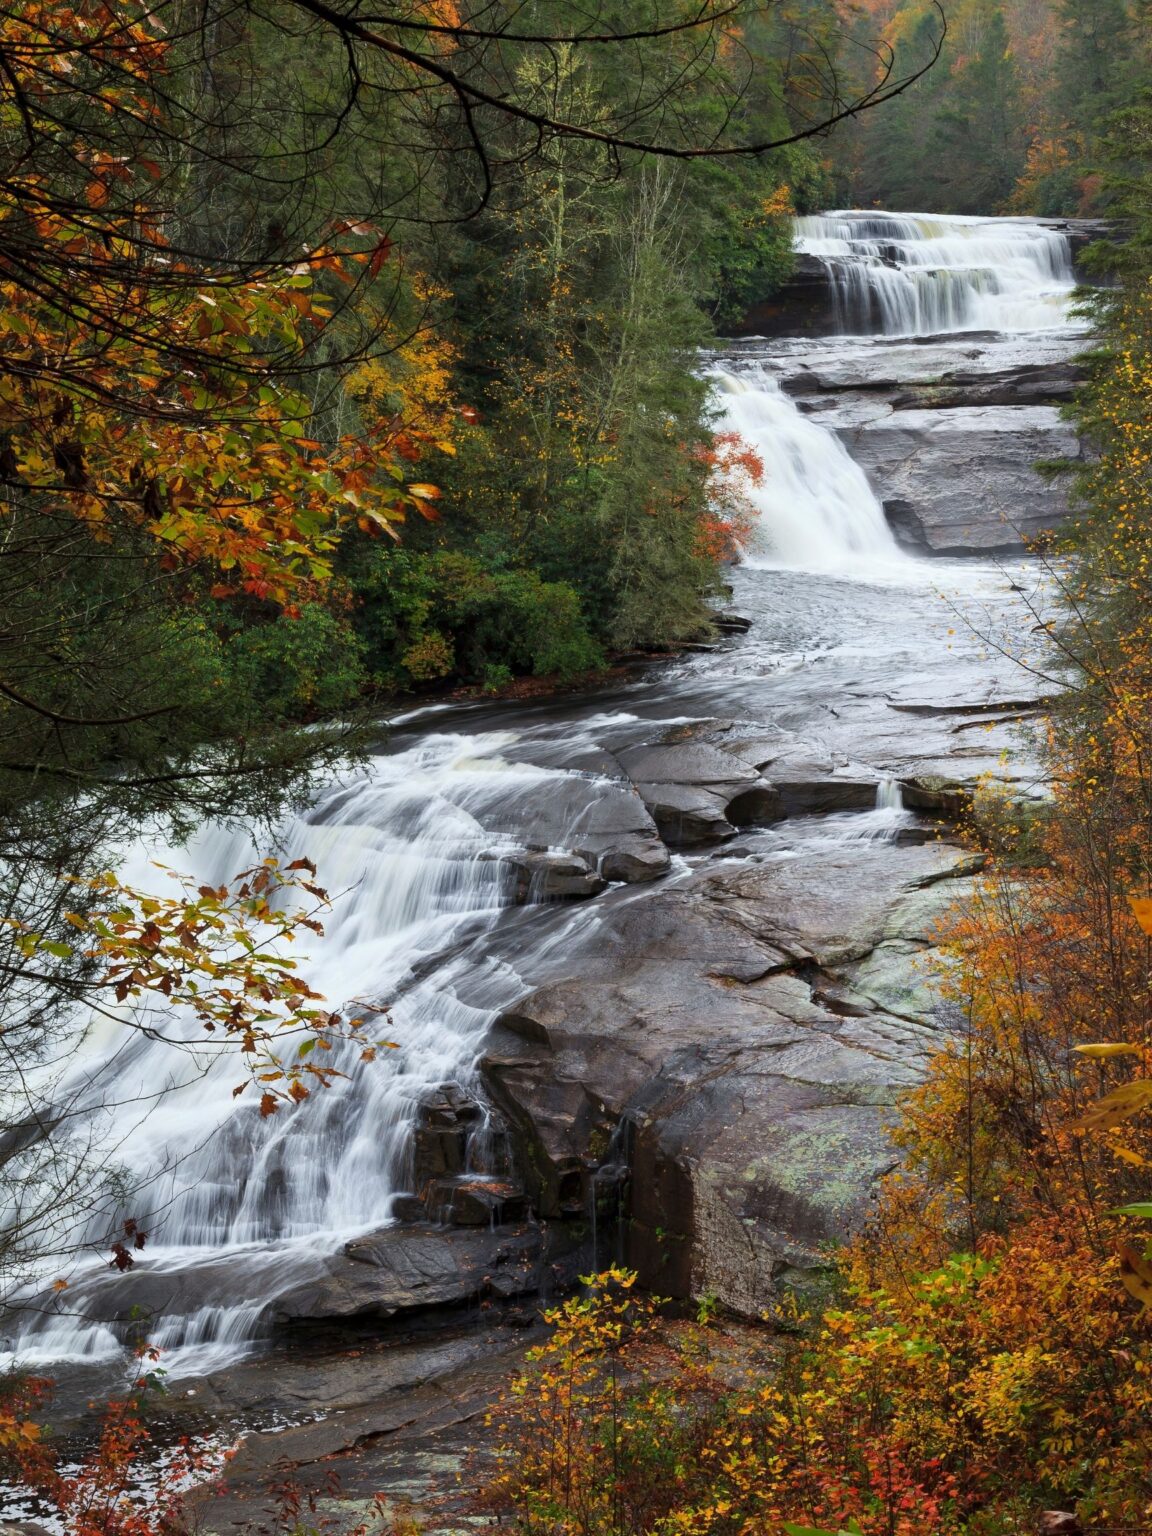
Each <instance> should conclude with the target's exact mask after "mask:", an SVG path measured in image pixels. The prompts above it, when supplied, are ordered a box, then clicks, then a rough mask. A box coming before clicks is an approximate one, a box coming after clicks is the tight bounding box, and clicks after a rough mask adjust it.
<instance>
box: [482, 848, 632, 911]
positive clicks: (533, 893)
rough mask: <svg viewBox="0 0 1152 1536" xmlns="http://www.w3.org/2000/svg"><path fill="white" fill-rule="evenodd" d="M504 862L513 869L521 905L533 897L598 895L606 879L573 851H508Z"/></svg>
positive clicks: (579, 898) (551, 898)
mask: <svg viewBox="0 0 1152 1536" xmlns="http://www.w3.org/2000/svg"><path fill="white" fill-rule="evenodd" d="M506 862H507V863H509V864H510V865H511V866H512V868H513V869H514V870H515V872H516V901H517V904H518V905H520V906H523V905H524V904H525V903H527V902H536V901H583V900H586V899H587V898H588V897H589V896H598V895H599V894H600V892H601V891H602V890H603V889H604V887H605V886H606V885H607V883H608V882H607V879H606V878H605V877H604V876H602V875H599V874H597V872H596V871H595V870H594V869H593V868H591V866H590V865H589V864H587V863H586V862H585V861H584V860H583V859H582V858H580V857H579V855H577V854H574V853H517V854H512V855H509V856H508V858H507V861H506Z"/></svg>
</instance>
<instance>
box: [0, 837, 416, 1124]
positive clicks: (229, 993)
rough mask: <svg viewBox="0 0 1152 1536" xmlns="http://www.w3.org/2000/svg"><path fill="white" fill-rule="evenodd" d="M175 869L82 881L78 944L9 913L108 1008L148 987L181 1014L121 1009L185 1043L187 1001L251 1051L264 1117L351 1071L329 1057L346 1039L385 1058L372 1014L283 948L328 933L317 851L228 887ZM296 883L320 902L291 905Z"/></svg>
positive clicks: (207, 1027) (30, 944)
mask: <svg viewBox="0 0 1152 1536" xmlns="http://www.w3.org/2000/svg"><path fill="white" fill-rule="evenodd" d="M157 867H158V868H164V866H163V865H158V866H157ZM165 872H166V873H167V874H169V875H170V876H171V877H172V878H173V879H174V880H176V882H177V883H178V884H179V886H180V894H179V895H177V896H168V897H164V896H152V895H145V894H142V893H140V892H138V891H135V890H132V889H131V888H130V887H128V886H126V885H124V884H123V883H122V882H121V880H120V879H119V878H118V877H117V876H116V875H114V874H111V873H107V874H102V875H99V876H97V877H95V878H93V879H88V880H77V881H76V882H75V883H76V885H77V886H78V887H80V888H81V889H83V890H85V891H86V892H87V893H88V895H89V897H90V900H91V906H90V908H89V909H87V910H85V911H84V912H83V913H80V912H68V913H66V914H65V915H66V918H67V921H68V922H69V923H70V924H71V926H72V927H73V928H74V929H75V930H76V932H77V939H76V941H75V943H66V942H64V941H63V940H58V939H50V938H46V937H45V936H44V935H42V934H39V933H35V932H33V931H32V930H31V929H29V928H20V927H19V925H18V924H17V923H16V922H15V921H14V920H13V919H11V918H6V919H3V921H4V922H5V923H6V924H7V925H8V926H9V927H13V928H17V930H18V940H17V942H18V947H19V949H20V950H21V952H22V953H23V955H24V956H25V958H26V959H34V958H35V956H36V955H37V954H39V953H43V954H47V955H51V956H52V957H54V958H55V959H59V960H64V961H76V962H78V963H79V964H80V965H81V966H82V967H83V968H84V970H85V973H86V975H85V981H84V996H85V999H86V1000H87V1001H88V1002H90V1003H91V1004H92V1005H93V1006H94V1007H96V1008H97V1009H98V1010H100V1011H102V1012H107V1011H109V1010H110V1009H111V1007H112V1006H113V1004H116V1005H124V1004H136V1003H139V1002H140V1001H141V1000H142V999H144V998H145V997H146V996H149V995H151V996H153V997H155V998H163V999H164V1000H165V1001H166V1002H167V1004H168V1005H169V1009H170V1010H171V1012H169V1014H168V1015H167V1017H166V1018H165V1019H163V1020H162V1021H161V1022H159V1023H157V1022H154V1021H153V1018H152V1015H151V1014H147V1015H142V1014H138V1015H136V1016H133V1015H131V1014H128V1015H126V1016H122V1021H123V1022H125V1023H126V1024H128V1025H130V1026H131V1027H134V1028H138V1029H142V1030H144V1031H145V1032H147V1033H148V1034H149V1035H151V1036H152V1037H153V1038H158V1039H163V1040H166V1041H168V1042H169V1043H171V1044H172V1045H174V1046H177V1047H179V1046H182V1045H186V1044H187V1043H188V1042H187V1040H186V1039H185V1038H184V1036H183V1035H182V1034H181V1033H180V1032H179V1030H178V1025H177V1024H176V1021H177V1019H178V1017H179V1013H178V1010H186V1011H187V1012H188V1013H189V1014H190V1015H191V1017H192V1018H193V1019H194V1020H195V1022H196V1024H197V1025H198V1026H199V1027H200V1029H201V1030H202V1031H203V1032H204V1033H205V1034H207V1035H212V1036H215V1037H216V1038H217V1040H218V1041H219V1042H220V1043H221V1045H231V1046H233V1047H235V1048H236V1049H237V1050H238V1051H239V1052H240V1054H241V1055H242V1056H243V1057H244V1059H245V1061H246V1062H247V1063H248V1065H249V1068H250V1072H251V1076H250V1078H249V1080H248V1081H246V1082H244V1083H241V1084H240V1085H239V1087H237V1088H236V1089H234V1090H233V1091H234V1094H236V1095H239V1094H241V1093H243V1092H244V1090H245V1089H246V1088H247V1087H248V1082H249V1081H250V1082H254V1083H255V1084H256V1086H257V1088H258V1089H259V1091H260V1113H261V1115H264V1116H267V1115H271V1114H274V1113H275V1112H276V1109H277V1107H278V1104H279V1103H280V1102H281V1101H283V1102H287V1103H292V1104H298V1103H300V1102H302V1101H303V1100H304V1099H306V1098H308V1096H309V1094H310V1092H311V1089H312V1087H314V1086H319V1087H327V1086H328V1085H329V1084H331V1082H332V1081H333V1080H334V1079H335V1078H337V1077H340V1076H342V1075H343V1074H342V1073H341V1072H340V1071H339V1070H338V1069H337V1068H336V1067H335V1066H333V1065H332V1064H331V1062H330V1061H329V1060H326V1059H325V1053H330V1052H332V1051H333V1049H334V1047H335V1046H336V1044H337V1043H339V1042H351V1043H353V1044H355V1045H357V1046H359V1048H360V1057H361V1060H364V1061H371V1060H373V1059H374V1058H375V1055H376V1051H377V1049H378V1047H379V1045H380V1044H384V1043H387V1044H391V1042H369V1041H368V1040H367V1039H366V1038H364V1037H363V1035H362V1031H363V1029H364V1026H365V1024H366V1023H367V1018H366V1017H359V1016H358V1017H347V1016H345V1015H344V1014H342V1013H339V1012H334V1011H331V1010H330V1009H328V1008H327V1007H325V1006H324V999H323V998H322V997H321V995H320V993H318V992H316V991H315V990H314V989H313V988H312V987H310V986H309V985H308V983H307V982H306V981H305V980H304V979H303V978H302V977H301V976H300V974H299V967H298V961H297V960H296V959H294V958H293V957H292V956H290V955H288V954H285V953H284V948H283V947H284V946H285V945H286V944H291V943H293V942H294V941H295V939H296V937H297V935H298V933H299V932H300V931H301V930H302V929H303V930H306V931H307V932H309V933H312V934H316V935H321V934H323V932H324V929H323V926H322V924H321V923H320V921H319V919H318V917H317V915H316V914H317V913H318V912H320V911H322V910H325V909H326V908H328V907H329V906H330V900H329V897H328V893H327V892H326V891H325V890H324V889H323V888H322V887H321V886H319V885H317V884H316V883H315V876H316V867H315V865H314V864H313V863H312V862H311V860H309V859H294V860H293V861H292V862H291V863H290V864H286V865H281V864H280V862H279V861H278V860H276V859H274V858H267V859H265V860H263V862H262V863H260V864H258V865H254V866H253V867H252V868H251V869H247V870H245V871H243V872H242V873H241V874H240V875H238V876H236V878H235V879H234V880H233V881H232V882H231V883H230V884H228V885H220V886H212V885H196V884H195V882H194V881H193V880H192V879H191V877H189V876H186V875H178V874H175V873H174V872H173V871H172V870H166V871H165ZM298 892H302V893H303V894H304V895H305V896H307V897H309V898H311V901H312V905H311V906H309V907H306V908H303V909H301V908H296V907H293V906H291V905H288V904H286V902H285V898H290V897H291V896H292V895H294V894H295V893H298ZM92 972H94V973H95V974H94V975H92V974H91V973H92ZM109 994H111V995H110V997H109ZM381 1011H382V1010H376V1009H371V1010H367V1012H368V1013H379V1012H381ZM173 1030H175V1032H170V1031H173ZM296 1036H303V1037H304V1038H302V1039H299V1040H295V1039H293V1037H296ZM286 1040H292V1043H293V1044H294V1045H295V1052H294V1054H293V1055H291V1056H289V1057H284V1056H282V1055H281V1054H280V1048H281V1046H282V1044H283V1042H285V1041H286ZM317 1053H319V1054H317Z"/></svg>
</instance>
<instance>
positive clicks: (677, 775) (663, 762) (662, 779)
mask: <svg viewBox="0 0 1152 1536" xmlns="http://www.w3.org/2000/svg"><path fill="white" fill-rule="evenodd" d="M616 755H617V757H618V758H619V760H620V766H621V767H622V768H623V769H624V771H625V773H627V775H628V777H629V778H630V779H631V780H632V782H633V783H634V784H637V785H639V784H640V783H641V782H643V783H645V784H704V785H712V784H721V785H727V784H731V783H738V782H739V781H740V780H741V779H755V778H756V776H757V775H756V770H755V769H754V768H750V767H749V766H748V764H747V763H744V762H741V761H740V759H739V758H738V757H734V756H732V755H731V754H730V753H728V752H722V751H721V750H720V749H719V748H718V747H714V746H713V745H712V744H711V743H710V742H706V741H681V742H672V743H659V744H656V745H644V746H638V747H628V748H626V749H625V750H624V751H623V752H618V753H617V754H616ZM641 793H643V791H641Z"/></svg>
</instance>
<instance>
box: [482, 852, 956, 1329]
mask: <svg viewBox="0 0 1152 1536" xmlns="http://www.w3.org/2000/svg"><path fill="white" fill-rule="evenodd" d="M971 867H972V866H971V862H970V860H969V859H968V857H967V856H966V855H964V854H963V853H962V852H961V851H959V850H957V849H955V848H952V847H948V846H945V845H941V844H935V845H922V846H906V845H900V844H896V843H886V844H876V845H873V846H872V847H866V848H863V849H861V848H860V847H854V848H842V849H836V848H829V847H827V846H824V847H823V848H820V847H817V846H814V847H813V849H812V851H811V852H810V853H809V854H808V855H805V856H801V857H798V858H796V859H793V860H790V861H787V862H784V863H763V864H747V863H742V862H736V861H733V862H731V863H724V862H722V863H721V864H720V865H719V866H713V867H712V868H711V869H709V870H708V871H707V872H704V871H702V872H700V873H699V874H697V875H696V876H694V877H693V878H692V879H690V880H689V881H687V882H682V883H680V884H679V885H678V886H676V887H674V888H670V889H668V890H666V891H663V892H658V891H653V892H652V893H650V894H649V895H647V896H646V897H645V899H644V900H643V901H632V902H630V903H628V904H620V905H618V906H617V907H615V908H614V909H611V910H610V911H607V910H606V912H605V916H604V921H603V922H602V924H601V926H600V928H599V930H598V932H597V935H596V938H595V942H594V943H589V944H587V945H585V946H583V947H580V948H577V949H576V950H575V951H574V952H573V953H572V954H571V955H570V956H569V957H568V965H567V972H568V973H567V974H566V975H565V976H563V977H562V978H559V979H556V980H554V981H552V982H550V983H548V984H547V985H544V986H542V987H540V988H538V989H537V990H536V991H534V992H533V993H531V994H530V995H529V996H527V997H525V998H524V999H523V1001H522V1002H521V1003H520V1004H519V1005H518V1006H517V1007H516V1008H515V1009H512V1010H509V1011H508V1012H507V1013H506V1014H505V1015H504V1017H503V1018H502V1020H501V1021H500V1024H499V1026H498V1028H497V1030H496V1031H495V1032H494V1035H493V1040H492V1044H491V1048H490V1054H489V1056H488V1058H487V1060H486V1061H485V1063H484V1064H483V1072H484V1078H485V1082H486V1085H487V1088H488V1091H489V1093H490V1095H491V1098H492V1100H493V1102H494V1103H495V1104H496V1105H497V1106H498V1107H499V1109H500V1110H501V1111H502V1113H503V1114H504V1115H505V1117H506V1118H507V1120H508V1122H509V1123H510V1125H511V1126H512V1128H513V1136H514V1139H515V1141H516V1145H517V1150H518V1165H519V1167H520V1168H521V1170H522V1171H523V1172H524V1176H525V1180H526V1184H527V1187H528V1189H529V1193H530V1196H531V1198H532V1200H533V1203H534V1205H535V1206H536V1208H537V1209H538V1210H539V1211H540V1212H541V1213H542V1214H545V1215H555V1216H560V1215H562V1214H563V1213H564V1209H565V1200H566V1198H568V1197H570V1192H571V1190H572V1189H573V1188H575V1187H578V1185H579V1182H580V1180H581V1179H582V1177H584V1174H585V1171H586V1169H587V1168H588V1166H589V1165H590V1164H592V1165H595V1164H597V1163H600V1162H603V1161H604V1160H605V1159H607V1158H609V1157H610V1155H612V1154H611V1148H612V1147H613V1145H615V1147H616V1148H617V1154H616V1155H619V1148H620V1146H621V1143H622V1141H623V1142H625V1143H627V1161H628V1163H629V1165H630V1170H631V1205H630V1212H629V1218H628V1221H627V1224H626V1231H625V1253H626V1257H627V1259H628V1261H629V1262H630V1263H632V1264H634V1265H635V1266H636V1267H637V1268H639V1270H640V1272H641V1274H642V1276H643V1277H644V1279H645V1281H646V1282H647V1283H648V1284H650V1285H652V1286H653V1287H655V1288H656V1289H658V1290H661V1291H663V1292H664V1293H665V1294H674V1295H691V1294H700V1293H701V1292H703V1291H710V1292H715V1293H716V1294H717V1295H718V1296H719V1297H720V1299H721V1300H722V1301H723V1302H724V1303H725V1304H727V1305H729V1306H731V1307H733V1308H735V1309H736V1310H738V1311H741V1312H744V1313H746V1314H749V1315H756V1314H757V1312H758V1311H759V1310H760V1309H762V1308H763V1307H764V1306H766V1305H768V1304H769V1302H770V1300H771V1297H772V1295H773V1294H774V1291H775V1288H776V1286H777V1285H778V1284H779V1282H780V1280H781V1279H782V1278H784V1277H786V1276H788V1275H790V1274H791V1275H796V1274H802V1273H805V1272H810V1271H812V1270H813V1269H814V1268H817V1267H819V1265H820V1264H821V1263H822V1262H823V1259H822V1249H823V1247H824V1245H825V1244H827V1243H829V1242H834V1241H837V1240H839V1239H841V1238H843V1236H844V1235H845V1234H846V1233H847V1232H849V1231H851V1230H852V1229H853V1228H854V1227H855V1226H857V1225H858V1224H859V1222H860V1221H861V1220H862V1219H863V1217H864V1215H865V1213H866V1211H867V1209H868V1205H869V1200H870V1197H871V1194H872V1191H873V1190H874V1188H875V1184H876V1180H877V1179H878V1178H879V1177H880V1176H881V1175H882V1174H883V1173H884V1172H885V1171H887V1170H888V1169H889V1168H890V1167H891V1166H892V1165H893V1162H894V1156H893V1152H892V1149H891V1146H890V1144H889V1142H888V1140H887V1136H886V1133H885V1130H884V1123H885V1115H886V1113H887V1112H888V1111H889V1110H890V1108H891V1106H892V1105H893V1103H894V1102H895V1100H896V1098H897V1096H898V1095H899V1093H900V1092H901V1090H902V1089H904V1088H907V1087H908V1086H910V1085H912V1084H913V1083H915V1082H916V1081H917V1080H918V1077H919V1074H920V1072H921V1070H922V1067H923V1063H924V1060H925V1057H926V1053H927V1052H928V1051H929V1050H930V1049H931V1048H932V1046H933V1044H934V1042H935V1041H936V1040H937V1039H939V1038H940V1035H939V1030H940V1027H941V1025H940V1022H939V1020H938V1019H937V1018H936V1017H935V1016H934V1015H933V1016H928V1015H926V1014H925V1013H924V1012H923V1009H922V1008H921V1009H919V1010H917V1009H913V1008H911V1007H909V1008H908V1009H907V1011H905V1010H903V1009H901V1010H900V1011H899V1012H897V1011H894V1010H893V1007H892V1001H893V1000H894V999H896V993H895V991H894V988H893V983H892V979H891V976H890V975H889V974H888V972H889V971H890V970H891V966H892V962H893V960H894V959H895V951H894V950H893V948H892V946H893V945H903V946H905V948H904V949H903V951H902V952H901V953H900V959H901V961H902V962H903V963H904V965H905V969H907V968H908V966H909V965H910V963H911V955H912V954H913V953H916V952H921V951H923V950H924V949H925V948H926V947H927V944H928V939H927V938H926V936H925V921H926V920H925V916H924V909H925V906H927V907H930V908H931V909H932V910H933V911H935V912H936V913H937V914H938V913H939V912H940V911H942V910H943V909H944V907H946V906H947V905H948V904H949V902H950V899H951V894H952V891H953V890H954V889H955V886H954V885H953V882H955V881H960V880H962V879H963V877H964V876H965V875H967V874H969V873H970V872H971ZM929 892H931V893H932V894H931V895H929ZM913 896H916V897H917V901H916V902H915V903H914V904H913V905H911V906H909V905H908V903H909V898H911V897H913ZM902 914H906V915H903V916H902ZM881 952H883V954H884V957H885V961H886V966H887V969H885V968H884V967H881V966H880V965H879V962H877V963H876V965H875V966H874V968H873V970H872V971H869V970H868V969H867V967H866V965H865V962H868V961H869V960H871V959H873V957H876V956H878V955H879V954H880V953H881ZM874 978H878V984H877V985H876V986H875V987H874V986H873V980H874Z"/></svg>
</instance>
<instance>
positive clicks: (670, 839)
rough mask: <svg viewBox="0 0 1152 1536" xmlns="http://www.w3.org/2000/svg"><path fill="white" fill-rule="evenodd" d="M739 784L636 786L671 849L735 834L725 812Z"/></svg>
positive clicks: (738, 789)
mask: <svg viewBox="0 0 1152 1536" xmlns="http://www.w3.org/2000/svg"><path fill="white" fill-rule="evenodd" d="M752 777H755V775H752ZM741 787H742V786H741V785H738V784H733V785H727V784H724V785H715V786H711V787H709V788H708V789H701V788H697V787H696V786H695V785H691V784H637V786H636V788H637V790H638V791H639V793H640V796H641V798H642V799H643V801H644V804H645V805H646V806H647V807H648V809H649V811H651V813H652V817H653V820H654V821H655V823H656V826H657V827H658V828H659V831H660V836H661V837H662V838H663V839H664V841H665V842H666V843H669V844H670V845H671V846H672V847H673V848H683V847H688V846H691V845H692V844H694V843H711V842H716V841H718V840H720V839H722V838H726V837H734V836H735V833H736V828H735V827H734V826H733V825H732V823H731V822H730V821H729V820H728V819H727V816H726V815H725V812H726V810H727V808H728V802H729V800H730V799H733V798H734V797H735V795H736V794H737V793H739V791H740V789H741ZM717 791H719V792H717Z"/></svg>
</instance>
